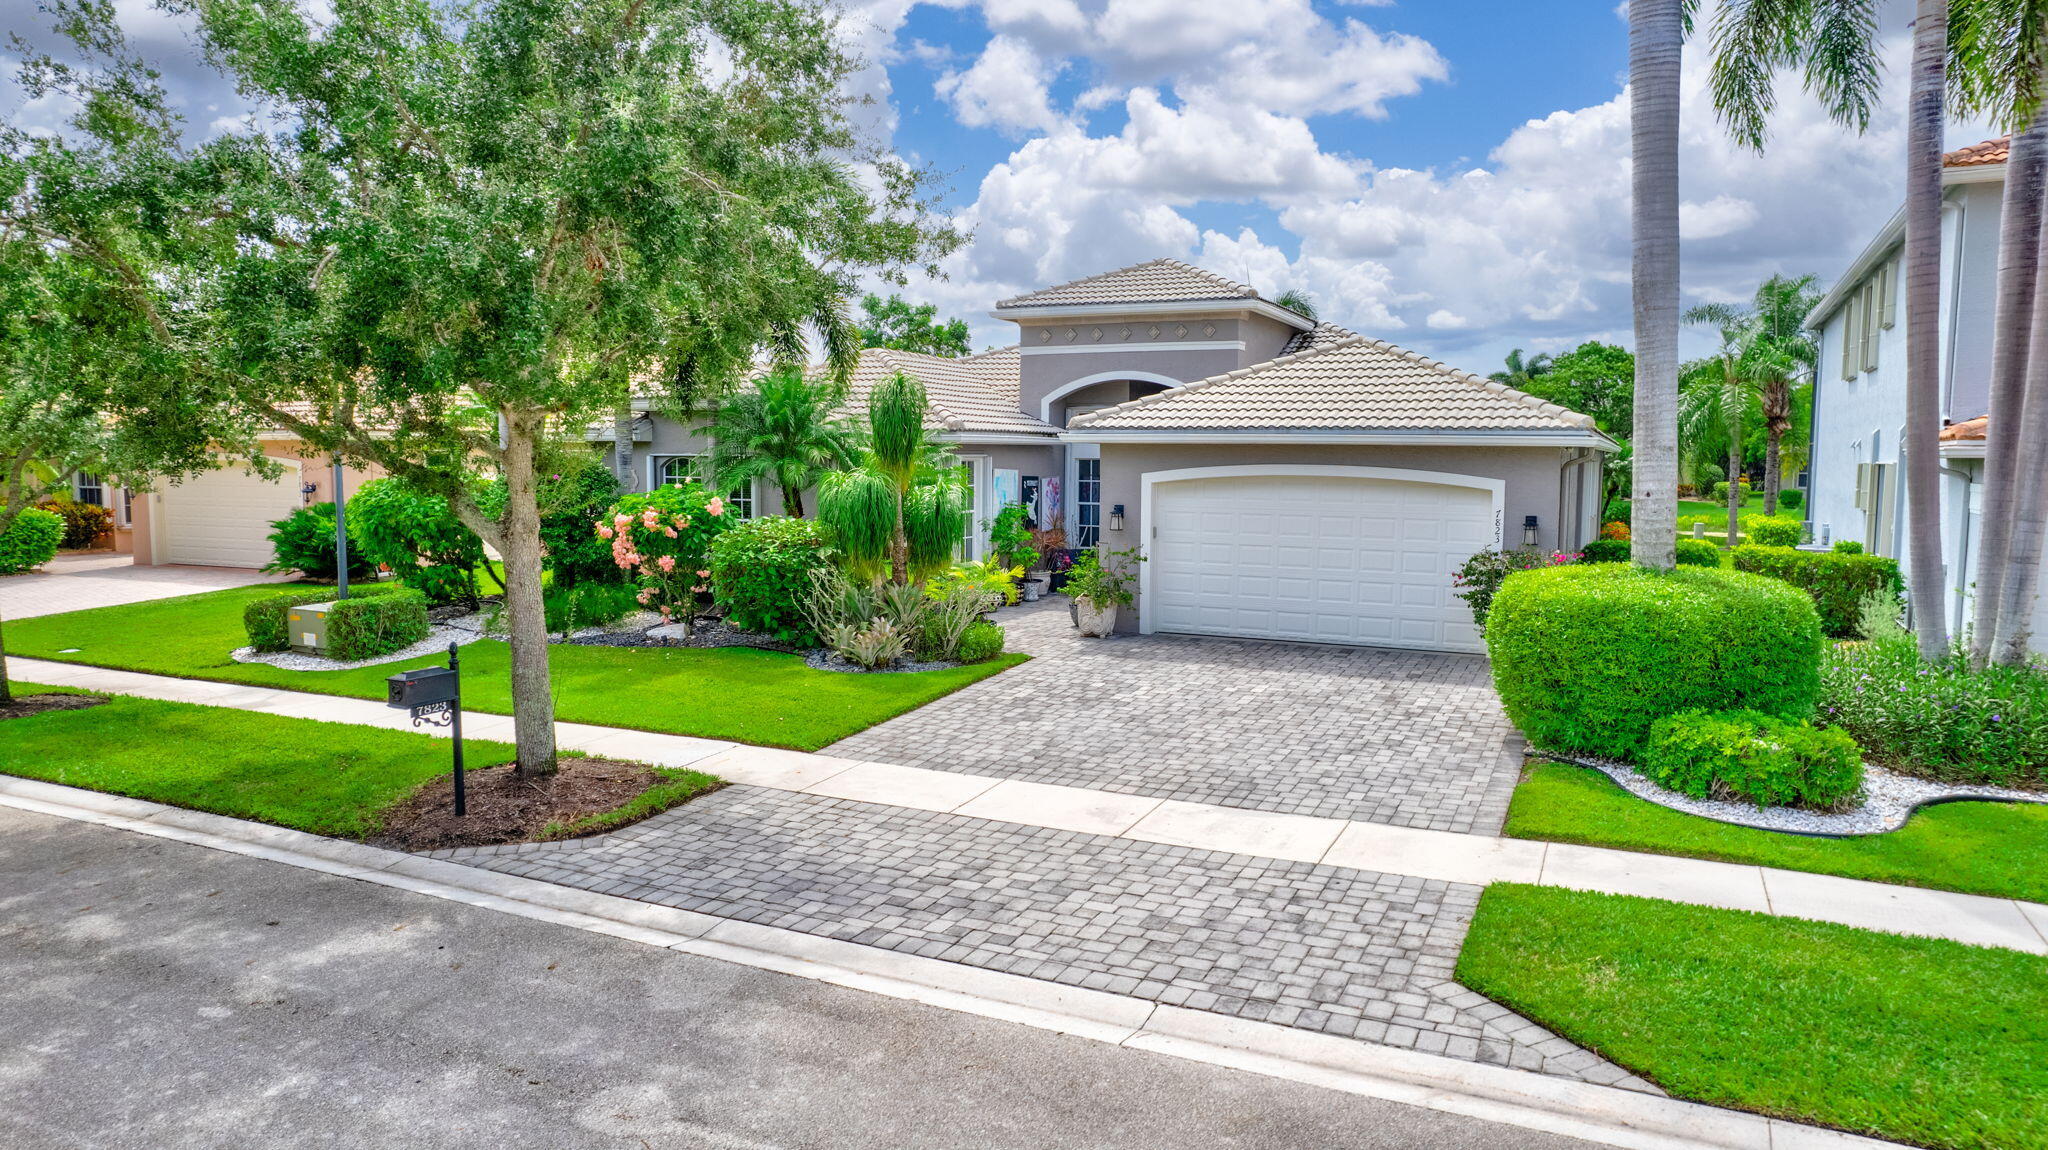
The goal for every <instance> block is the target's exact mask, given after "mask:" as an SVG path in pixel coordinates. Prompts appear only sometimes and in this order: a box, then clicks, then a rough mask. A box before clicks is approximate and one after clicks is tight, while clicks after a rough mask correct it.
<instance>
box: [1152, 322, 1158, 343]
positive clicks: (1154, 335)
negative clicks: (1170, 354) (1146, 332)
mask: <svg viewBox="0 0 2048 1150" xmlns="http://www.w3.org/2000/svg"><path fill="white" fill-rule="evenodd" d="M1152 338H1153V339H1158V338H1159V325H1158V324H1156V323H1155V324H1153V325H1152Z"/></svg>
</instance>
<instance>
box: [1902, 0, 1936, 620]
mask: <svg viewBox="0 0 2048 1150" xmlns="http://www.w3.org/2000/svg"><path fill="white" fill-rule="evenodd" d="M1947 62H1948V0H1918V3H1917V5H1916V6H1915V9H1914V15H1913V67H1912V81H1913V82H1912V90H1911V94H1910V96H1909V98H1908V100H1907V108H1908V114H1907V118H1906V252H1905V257H1904V260H1903V263H1904V272H1905V274H1904V275H1903V276H1902V277H1901V278H1902V280H1903V282H1904V286H1905V291H1904V293H1903V295H1904V300H1905V305H1906V434H1905V439H1904V442H1903V443H1902V444H1901V445H1900V446H1901V447H1902V448H1903V450H1904V452H1905V465H1906V515H1907V518H1908V520H1909V523H1908V524H1907V529H1908V532H1909V536H1908V542H1907V552H1908V554H1907V565H1908V567H1909V569H1910V573H1909V575H1908V578H1907V582H1908V584H1909V587H1908V590H1909V592H1910V593H1911V596H1912V604H1913V632H1914V634H1915V635H1916V636H1917V637H1918V638H1919V640H1920V657H1921V658H1923V659H1936V658H1939V657H1940V656H1941V655H1942V654H1943V653H1944V652H1946V651H1947V650H1948V624H1947V619H1946V617H1945V615H1946V612H1945V611H1944V610H1943V602H1942V600H1943V599H1944V597H1945V596H1944V595H1943V593H1942V592H1943V583H1944V577H1943V573H1942V561H1941V559H1942V556H1941V459H1940V454H1939V453H1940V437H1941V331H1940V326H1941V311H1940V308H1941V130H1942V96H1943V85H1944V75H1945V67H1946V65H1947Z"/></svg>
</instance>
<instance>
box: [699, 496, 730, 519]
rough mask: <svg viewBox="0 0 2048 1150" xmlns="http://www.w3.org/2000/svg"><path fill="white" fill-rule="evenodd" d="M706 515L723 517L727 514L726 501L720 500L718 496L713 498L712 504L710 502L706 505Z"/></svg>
mask: <svg viewBox="0 0 2048 1150" xmlns="http://www.w3.org/2000/svg"><path fill="white" fill-rule="evenodd" d="M704 513H705V514H706V515H714V516H716V515H723V514H725V500H723V499H720V498H719V497H718V496H716V495H714V496H712V497H711V502H709V503H706V504H705V505H704Z"/></svg>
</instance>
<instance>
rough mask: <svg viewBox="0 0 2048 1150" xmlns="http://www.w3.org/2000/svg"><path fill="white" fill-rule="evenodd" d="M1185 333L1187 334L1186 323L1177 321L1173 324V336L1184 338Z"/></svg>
mask: <svg viewBox="0 0 2048 1150" xmlns="http://www.w3.org/2000/svg"><path fill="white" fill-rule="evenodd" d="M1187 334H1188V325H1186V324H1184V323H1177V324H1174V325H1173V338H1175V339H1186V338H1187Z"/></svg>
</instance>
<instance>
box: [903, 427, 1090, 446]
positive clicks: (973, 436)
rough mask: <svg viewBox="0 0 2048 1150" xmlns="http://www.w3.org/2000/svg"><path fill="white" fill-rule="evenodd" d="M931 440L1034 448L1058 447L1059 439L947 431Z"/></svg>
mask: <svg viewBox="0 0 2048 1150" xmlns="http://www.w3.org/2000/svg"><path fill="white" fill-rule="evenodd" d="M932 438H933V439H938V440H943V441H945V442H947V443H961V444H976V443H1019V444H1022V443H1028V444H1031V445H1032V446H1034V447H1058V446H1059V445H1060V440H1059V437H1058V436H1056V435H1052V434H1046V435H1031V434H1028V433H1025V432H1018V433H1017V434H1014V435H1005V434H1003V433H1001V432H994V431H991V432H980V431H947V432H941V433H940V434H938V435H934V436H932Z"/></svg>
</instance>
